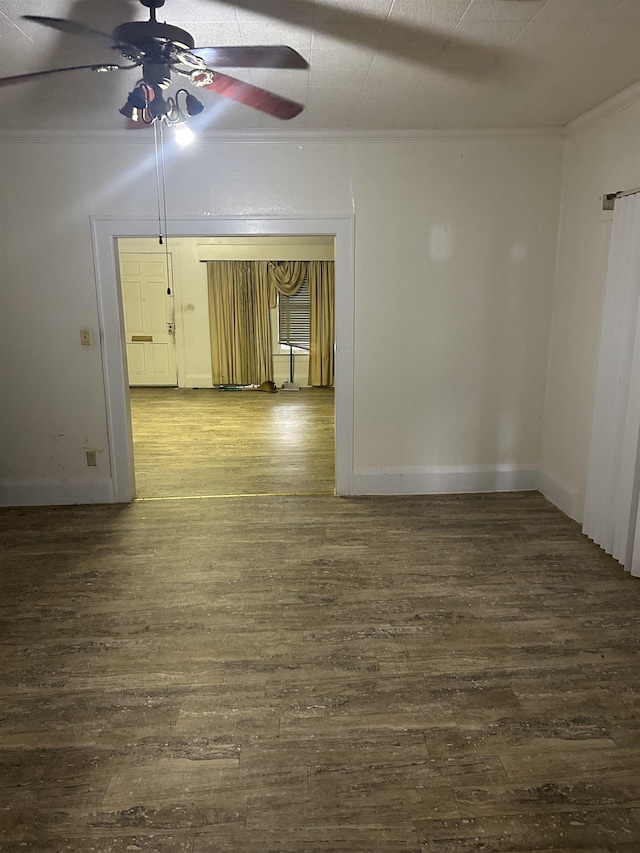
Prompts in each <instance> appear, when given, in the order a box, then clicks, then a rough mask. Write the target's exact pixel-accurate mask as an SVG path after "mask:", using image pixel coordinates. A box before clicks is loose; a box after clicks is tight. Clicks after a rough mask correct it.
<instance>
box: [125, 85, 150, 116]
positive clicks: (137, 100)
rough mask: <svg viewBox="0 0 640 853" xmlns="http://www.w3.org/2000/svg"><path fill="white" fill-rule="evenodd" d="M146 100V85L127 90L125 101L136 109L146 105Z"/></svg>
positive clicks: (141, 108)
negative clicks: (127, 95)
mask: <svg viewBox="0 0 640 853" xmlns="http://www.w3.org/2000/svg"><path fill="white" fill-rule="evenodd" d="M148 101H149V99H148V97H147V87H144V86H136V88H135V89H134V90H133V92H129V97H128V98H127V103H129V104H131V106H132V107H135V108H136V109H138V110H143V109H144V108H145V107H146V106H147V103H148Z"/></svg>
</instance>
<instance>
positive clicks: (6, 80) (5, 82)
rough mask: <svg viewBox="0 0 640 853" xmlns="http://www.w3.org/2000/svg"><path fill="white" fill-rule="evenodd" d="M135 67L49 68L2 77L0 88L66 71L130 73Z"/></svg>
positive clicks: (71, 66) (85, 66) (86, 66)
mask: <svg viewBox="0 0 640 853" xmlns="http://www.w3.org/2000/svg"><path fill="white" fill-rule="evenodd" d="M138 65H139V63H136V64H135V65H104V64H103V65H70V66H69V67H68V68H49V69H48V70H47V71H33V72H32V73H31V74H15V75H13V76H12V77H0V86H11V85H13V84H14V83H26V82H27V81H28V80H36V79H37V78H38V77H46V76H48V75H49V74H61V73H63V72H65V71H83V70H85V71H86V70H89V71H128V70H129V69H130V68H137V67H138Z"/></svg>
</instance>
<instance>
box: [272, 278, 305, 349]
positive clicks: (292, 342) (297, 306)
mask: <svg viewBox="0 0 640 853" xmlns="http://www.w3.org/2000/svg"><path fill="white" fill-rule="evenodd" d="M310 316H311V300H310V297H309V284H308V281H307V277H306V276H305V279H304V281H303V283H302V286H301V287H300V290H299V291H298V292H297V293H295V294H294V295H293V296H283V295H282V294H281V293H279V294H278V343H279V344H280V346H282V347H286V348H287V349H288V348H289V347H290V346H292V347H293V348H294V349H302V350H306V351H308V350H309V337H310Z"/></svg>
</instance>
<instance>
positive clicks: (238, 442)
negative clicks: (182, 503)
mask: <svg viewBox="0 0 640 853" xmlns="http://www.w3.org/2000/svg"><path fill="white" fill-rule="evenodd" d="M130 398H131V420H132V426H133V439H134V456H135V469H136V490H137V495H138V497H140V498H150V497H184V496H192V495H200V496H203V495H226V494H234V495H235V494H274V493H275V494H283V493H284V494H291V493H294V494H301V493H307V494H309V493H310V494H318V493H326V494H332V493H333V491H334V487H335V470H334V468H335V452H334V444H335V442H334V405H333V389H331V388H302V389H301V390H300V391H279V392H278V393H276V394H269V393H265V392H261V391H219V390H213V389H199V390H191V389H183V388H180V389H178V388H132V389H130Z"/></svg>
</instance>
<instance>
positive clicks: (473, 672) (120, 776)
mask: <svg viewBox="0 0 640 853" xmlns="http://www.w3.org/2000/svg"><path fill="white" fill-rule="evenodd" d="M0 547H1V550H2V570H1V571H0V638H1V640H0V655H1V658H2V681H1V683H0V853H125V851H144V853H453V851H456V853H471V851H500V853H513V851H529V853H533V851H538V853H540V851H547V853H551V851H553V853H563V851H573V850H582V851H590V853H596V851H620V853H622V851H624V853H637V851H638V850H639V849H640V723H639V713H638V712H639V710H640V666H639V647H640V634H639V631H638V628H639V625H640V582H639V581H638V580H636V579H633V578H630V577H629V576H628V575H626V574H625V573H624V571H623V570H622V568H621V567H620V566H619V565H618V564H616V563H614V562H613V560H611V559H609V558H608V557H607V556H606V555H605V554H604V553H603V552H602V551H600V550H599V549H598V548H597V547H596V546H595V545H593V544H592V543H591V542H589V540H587V539H586V538H585V537H583V536H582V535H581V533H580V530H579V528H578V525H576V524H575V523H573V522H572V521H569V520H568V519H567V518H566V517H564V516H563V515H562V514H561V513H560V512H559V511H557V510H556V509H555V508H553V507H552V506H551V505H550V504H548V503H547V502H546V501H545V500H544V498H542V497H541V496H540V495H539V494H536V493H516V494H495V495H466V496H448V497H405V498H394V497H379V498H360V499H344V498H337V497H333V496H286V497H285V496H271V497H228V498H210V499H207V498H203V499H192V500H166V501H150V502H137V503H134V504H132V505H129V506H84V507H50V508H44V507H41V508H26V509H2V510H0Z"/></svg>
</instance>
